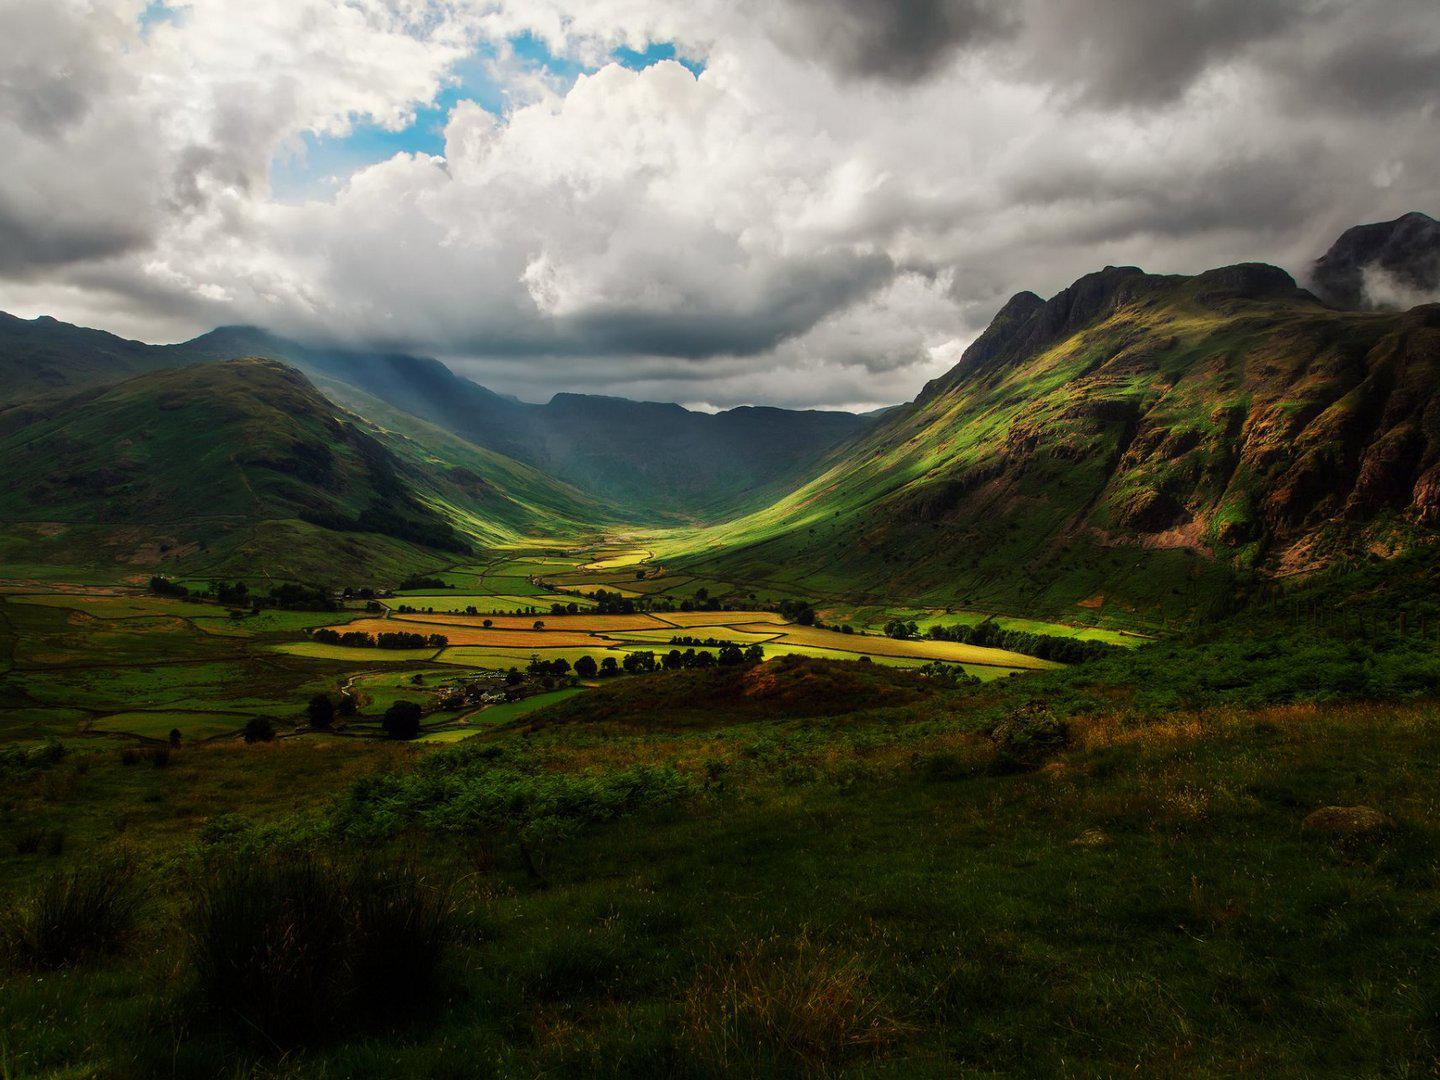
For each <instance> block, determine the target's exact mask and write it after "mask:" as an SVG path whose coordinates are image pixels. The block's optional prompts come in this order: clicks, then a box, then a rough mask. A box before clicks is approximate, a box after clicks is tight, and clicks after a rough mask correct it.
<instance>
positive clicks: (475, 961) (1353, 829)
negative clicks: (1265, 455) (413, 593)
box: [0, 620, 1440, 1080]
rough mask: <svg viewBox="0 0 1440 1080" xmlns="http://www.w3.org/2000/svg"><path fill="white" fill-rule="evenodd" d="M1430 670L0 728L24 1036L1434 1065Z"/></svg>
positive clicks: (1264, 671)
mask: <svg viewBox="0 0 1440 1080" xmlns="http://www.w3.org/2000/svg"><path fill="white" fill-rule="evenodd" d="M1262 631H1263V632H1262ZM26 651H28V650H26V649H24V648H22V653H24V652H26ZM412 670H413V672H414V673H415V674H423V675H424V678H425V679H426V680H427V682H428V681H429V680H431V679H432V677H435V673H434V672H433V670H429V669H426V668H425V666H424V665H414V666H413V667H412V668H411V669H407V670H406V671H405V672H403V673H400V674H399V675H398V676H397V677H396V678H393V679H391V680H390V681H389V682H388V683H387V684H386V686H387V687H389V686H391V685H392V684H393V685H394V686H410V684H411V671H412ZM1367 672H1368V673H1369V675H1368V676H1366V675H1365V673H1367ZM1357 676H1361V677H1357ZM267 677H273V676H267ZM318 685H320V684H319V683H317V682H312V683H310V684H307V685H305V686H304V687H303V690H299V691H297V693H302V694H303V693H308V692H311V691H313V690H314V689H315V687H316V686H318ZM1437 687H1440V668H1437V666H1436V663H1435V658H1434V654H1433V648H1431V647H1430V645H1429V643H1428V642H1416V641H1407V640H1404V639H1399V638H1396V637H1394V636H1388V637H1387V636H1380V637H1374V638H1370V639H1365V640H1345V639H1343V638H1340V637H1336V636H1333V635H1329V634H1326V633H1317V634H1313V635H1311V634H1290V635H1283V634H1282V635H1276V634H1273V633H1270V628H1268V627H1262V628H1259V629H1257V628H1256V627H1255V625H1254V620H1247V621H1246V622H1245V623H1244V624H1243V625H1242V626H1241V627H1239V628H1237V629H1236V632H1235V633H1233V634H1230V633H1227V634H1225V635H1223V636H1219V637H1217V638H1215V639H1214V640H1211V641H1208V642H1207V641H1203V640H1197V641H1192V642H1188V643H1185V644H1184V647H1183V648H1182V647H1181V646H1180V645H1175V646H1170V645H1163V646H1151V647H1147V648H1143V649H1140V650H1138V651H1136V652H1135V653H1134V654H1127V655H1125V656H1120V657H1115V658H1113V659H1111V660H1109V661H1104V662H1100V663H1097V664H1095V665H1090V666H1086V667H1084V668H1080V669H1075V670H1073V671H1065V672H1056V673H1052V674H1048V675H1043V676H1036V677H1034V678H1031V679H1025V680H1011V681H1007V682H1005V683H1001V684H990V685H988V686H984V687H975V688H970V689H967V690H946V689H943V688H941V687H938V686H936V685H934V684H933V683H931V682H929V681H927V680H924V679H922V678H920V677H919V676H916V675H914V674H909V673H904V672H897V671H893V670H889V669H884V668H879V667H877V666H876V665H873V664H864V663H858V662H851V663H836V662H820V661H814V660H806V659H795V658H792V659H789V660H785V661H772V662H770V663H766V664H762V665H759V666H758V667H756V668H744V669H735V670H731V671H718V670H710V671H691V672H679V673H675V674H670V675H656V676H640V677H634V678H625V677H622V678H620V679H617V680H616V681H614V682H613V683H611V684H609V685H607V686H606V687H604V688H603V689H601V690H599V691H591V692H588V693H586V694H583V695H581V696H579V697H571V698H569V699H568V700H565V701H563V702H562V703H560V704H558V705H555V706H552V707H550V708H549V709H546V710H542V711H540V712H536V713H532V714H531V715H529V716H527V717H524V718H521V719H518V720H515V721H514V722H509V723H502V724H500V725H499V726H496V727H493V728H490V729H483V730H482V731H481V733H480V734H479V735H477V736H475V737H473V738H470V739H467V740H466V741H464V742H463V743H461V744H460V745H459V746H457V747H454V748H447V749H438V748H432V747H430V746H428V745H421V746H416V745H414V744H411V745H398V744H395V743H386V742H383V741H369V740H364V739H358V738H347V737H342V736H340V735H327V734H323V733H310V734H307V735H294V736H291V737H287V738H284V739H281V740H278V741H275V742H273V743H256V744H254V745H246V744H244V743H241V742H239V741H238V740H234V739H231V740H228V741H214V742H210V743H204V744H201V743H198V742H197V743H195V744H193V745H192V744H191V743H190V742H188V741H187V743H186V744H185V745H183V746H181V747H180V748H179V749H176V750H171V751H167V752H165V753H164V754H161V753H160V752H159V751H158V750H157V749H153V748H152V749H151V750H149V751H147V752H146V753H144V754H138V755H137V754H136V753H135V752H134V751H133V750H132V751H131V752H130V753H129V754H128V756H127V754H126V752H125V751H124V750H120V749H113V748H109V747H106V748H104V749H102V750H98V751H97V752H92V753H86V752H85V751H84V748H83V746H82V747H80V748H79V749H72V750H71V752H70V753H68V754H63V753H53V752H50V753H47V752H43V751H35V752H29V753H27V752H20V753H16V752H11V753H8V754H7V755H6V756H4V757H3V758H0V767H3V768H4V769H5V770H6V772H5V778H6V783H7V791H8V793H9V794H8V796H7V801H6V806H5V807H4V808H3V813H0V839H3V843H0V868H3V871H4V880H5V882H6V888H5V890H4V896H3V897H0V941H3V942H4V945H5V948H4V950H3V952H0V1032H3V1033H4V1038H5V1046H6V1053H7V1067H8V1068H10V1069H11V1070H12V1071H13V1072H14V1073H16V1074H17V1075H40V1076H44V1075H53V1076H61V1075H103V1076H107V1077H117V1078H127V1077H142V1076H153V1075H158V1074H164V1075H172V1076H178V1077H211V1076H227V1077H257V1078H258V1077H273V1076H276V1075H283V1076H287V1077H293V1078H297V1080H298V1078H303V1077H312V1076H313V1077H332V1076H375V1077H408V1076H421V1075H423V1076H440V1075H454V1076H470V1075H476V1074H477V1073H480V1074H482V1075H492V1076H496V1077H512V1076H513V1077H530V1076H541V1075H544V1076H549V1075H563V1076H601V1077H605V1076H609V1077H628V1078H633V1077H697V1078H699V1077H719V1076H728V1075H752V1076H753V1075H765V1076H793V1077H808V1076H876V1075H884V1076H935V1077H941V1076H946V1077H948V1076H956V1075H977V1076H981V1075H983V1076H997V1077H1008V1076H1016V1077H1028V1076H1036V1075H1071V1076H1097V1077H1098V1076H1112V1075H1117V1074H1120V1073H1124V1074H1126V1075H1137V1076H1154V1077H1170V1076H1177V1075H1202V1076H1228V1075H1235V1074H1237V1073H1246V1072H1249V1073H1255V1074H1259V1075H1266V1076H1286V1077H1289V1076H1293V1077H1331V1076H1333V1077H1337V1078H1339V1077H1352V1076H1379V1075H1397V1076H1404V1075H1423V1074H1424V1072H1425V1070H1426V1069H1428V1068H1429V1067H1430V1064H1431V1063H1432V1062H1433V1060H1434V1057H1435V1054H1436V1051H1437V1047H1440V1028H1437V1015H1440V1014H1437V1010H1436V1004H1435V1003H1436V1001H1437V1000H1440V998H1437V994H1440V983H1437V979H1436V976H1435V965H1434V962H1433V961H1434V955H1433V954H1434V940H1433V939H1434V925H1435V919H1436V917H1437V913H1440V892H1437V887H1436V881H1435V873H1434V866H1435V862H1436V858H1437V854H1440V817H1437V814H1436V808H1435V800H1434V799H1433V797H1432V795H1431V788H1432V787H1433V785H1432V783H1431V782H1430V770H1429V767H1428V764H1427V763H1428V762H1430V761H1433V760H1434V759H1435V757H1436V755H1437V753H1440V714H1437V711H1436V708H1435V705H1434V703H1433V697H1417V695H1421V694H1424V695H1433V694H1434V693H1435V691H1436V689H1437ZM373 692H374V693H375V694H376V695H377V696H380V695H382V693H383V692H382V690H381V689H379V688H375V689H374V690H373ZM297 700H300V699H299V698H297ZM1317 702H1325V703H1326V704H1324V706H1323V707H1321V706H1319V705H1317ZM97 875H103V880H104V881H105V882H108V883H109V890H108V891H106V892H104V893H103V894H102V895H100V896H99V898H98V899H97V898H94V893H92V892H86V891H83V890H85V889H86V888H87V886H88V885H90V884H91V883H93V882H95V881H97V880H101V879H100V878H97ZM67 889H69V890H70V891H69V892H67V891H66V890H67ZM65 897H74V898H75V901H76V905H77V907H80V910H81V911H82V912H83V914H82V915H80V916H77V917H73V918H69V919H66V918H57V919H56V920H55V922H54V923H53V924H51V925H55V926H57V927H58V929H57V930H55V931H53V932H49V933H43V934H42V933H37V932H36V931H35V930H34V927H35V926H36V925H37V924H36V921H35V918H34V917H33V915H32V914H31V913H46V912H54V911H55V910H56V909H57V908H58V907H60V906H61V901H62V899H63V898H65ZM82 905H83V906H82ZM337 916H343V918H338V919H337ZM351 926H355V927H358V928H359V932H358V933H357V932H351V931H349V930H347V929H346V928H347V927H351ZM70 949H78V950H84V951H81V952H79V953H78V955H73V956H72V954H71V953H69V952H68V951H67V950H70ZM1197 1033H1203V1037H1202V1036H1201V1035H1200V1034H1197Z"/></svg>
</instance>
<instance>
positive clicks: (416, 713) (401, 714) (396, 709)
mask: <svg viewBox="0 0 1440 1080" xmlns="http://www.w3.org/2000/svg"><path fill="white" fill-rule="evenodd" d="M422 715H423V710H422V709H421V708H420V706H419V705H417V704H416V703H415V702H413V701H406V700H405V699H403V698H402V699H400V700H399V701H397V702H395V703H394V704H393V705H391V706H390V707H389V708H388V709H386V710H385V715H384V716H382V717H381V718H380V728H381V730H382V731H384V732H385V734H386V735H389V736H390V738H392V739H413V738H415V736H417V735H419V734H420V717H421V716H422Z"/></svg>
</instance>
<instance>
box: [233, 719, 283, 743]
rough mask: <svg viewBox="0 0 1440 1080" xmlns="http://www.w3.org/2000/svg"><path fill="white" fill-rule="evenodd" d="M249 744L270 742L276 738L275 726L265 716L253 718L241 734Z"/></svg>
mask: <svg viewBox="0 0 1440 1080" xmlns="http://www.w3.org/2000/svg"><path fill="white" fill-rule="evenodd" d="M241 738H243V739H244V740H245V741H246V742H247V743H255V742H269V741H270V740H271V739H273V738H275V725H274V724H272V723H270V721H269V720H268V719H266V718H265V717H263V716H252V717H251V718H250V719H249V720H248V721H247V722H246V724H245V730H244V731H243V732H242V733H241Z"/></svg>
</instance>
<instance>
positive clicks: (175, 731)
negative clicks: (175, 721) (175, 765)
mask: <svg viewBox="0 0 1440 1080" xmlns="http://www.w3.org/2000/svg"><path fill="white" fill-rule="evenodd" d="M170 745H171V746H172V747H174V748H175V749H177V750H178V749H179V748H180V729H179V728H174V727H172V728H171V729H170Z"/></svg>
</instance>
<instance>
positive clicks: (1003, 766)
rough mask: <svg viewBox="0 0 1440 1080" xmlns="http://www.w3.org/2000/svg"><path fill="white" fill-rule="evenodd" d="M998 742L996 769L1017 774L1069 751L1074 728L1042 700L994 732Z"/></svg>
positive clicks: (993, 738) (992, 736)
mask: <svg viewBox="0 0 1440 1080" xmlns="http://www.w3.org/2000/svg"><path fill="white" fill-rule="evenodd" d="M989 734H990V739H991V741H993V742H994V743H995V769H996V771H998V772H1017V771H1022V770H1025V769H1034V768H1037V767H1038V766H1040V765H1041V764H1043V763H1044V761H1045V759H1046V758H1048V757H1050V756H1051V755H1052V754H1056V753H1058V752H1059V751H1061V750H1063V749H1064V748H1065V744H1066V743H1067V742H1068V741H1069V739H1070V729H1069V727H1068V726H1067V725H1066V723H1065V721H1063V720H1060V719H1059V718H1057V717H1056V716H1055V715H1053V714H1052V713H1051V712H1050V710H1049V709H1048V708H1046V707H1045V705H1044V704H1043V703H1041V702H1038V701H1032V702H1029V703H1027V704H1025V705H1023V706H1021V707H1020V708H1019V709H1017V710H1015V711H1014V712H1012V713H1010V714H1009V715H1008V716H1006V717H1005V719H1003V720H1001V721H1000V722H999V723H998V724H996V725H995V726H994V727H993V728H991V729H990V732H989Z"/></svg>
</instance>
